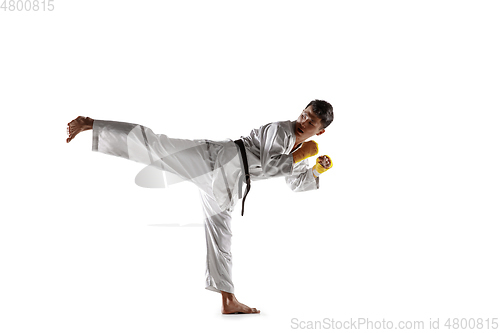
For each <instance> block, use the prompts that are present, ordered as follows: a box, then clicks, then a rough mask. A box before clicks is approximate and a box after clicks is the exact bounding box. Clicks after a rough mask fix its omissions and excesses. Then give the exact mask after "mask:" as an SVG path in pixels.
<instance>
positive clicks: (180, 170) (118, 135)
mask: <svg viewBox="0 0 500 333" xmlns="http://www.w3.org/2000/svg"><path fill="white" fill-rule="evenodd" d="M220 149H221V146H219V145H218V144H217V143H216V142H213V141H207V140H183V139H172V138H169V137H168V136H166V135H164V134H155V133H154V132H153V131H152V130H151V129H149V128H147V127H145V126H142V125H137V124H131V123H125V122H117V121H105V120H97V119H96V120H94V125H93V134H92V150H93V151H96V152H100V153H104V154H108V155H113V156H118V157H123V158H126V159H129V160H132V161H135V162H139V163H142V164H146V165H151V166H153V167H154V168H156V169H159V170H162V171H165V172H166V174H167V180H168V178H169V177H174V178H175V177H177V180H176V181H179V180H187V181H190V182H192V183H193V184H195V185H196V186H198V188H199V192H200V196H201V202H202V206H203V213H204V225H205V236H206V242H207V267H206V276H205V278H206V280H205V288H206V289H208V290H212V291H216V292H220V291H225V292H228V293H234V285H233V282H232V255H231V237H232V233H231V211H230V209H226V210H222V209H221V208H220V206H219V205H218V203H217V201H216V199H215V196H214V194H213V177H214V176H213V174H214V161H215V159H216V156H217V154H218V152H219V151H220ZM171 179H172V178H171Z"/></svg>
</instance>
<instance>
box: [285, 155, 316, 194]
mask: <svg viewBox="0 0 500 333" xmlns="http://www.w3.org/2000/svg"><path fill="white" fill-rule="evenodd" d="M308 166H309V164H308V163H307V160H304V161H301V162H299V163H297V164H295V165H294V167H293V173H292V175H290V176H286V177H285V181H286V184H287V185H288V187H289V188H290V189H291V190H292V191H294V192H304V191H311V190H317V189H319V177H317V178H314V175H313V172H312V168H308Z"/></svg>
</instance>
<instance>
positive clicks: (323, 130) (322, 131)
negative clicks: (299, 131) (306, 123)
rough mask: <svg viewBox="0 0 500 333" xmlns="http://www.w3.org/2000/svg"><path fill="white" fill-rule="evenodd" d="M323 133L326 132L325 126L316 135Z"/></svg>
mask: <svg viewBox="0 0 500 333" xmlns="http://www.w3.org/2000/svg"><path fill="white" fill-rule="evenodd" d="M323 133H325V129H324V128H323V129H322V130H321V131H319V132H318V133H316V135H321V134H323Z"/></svg>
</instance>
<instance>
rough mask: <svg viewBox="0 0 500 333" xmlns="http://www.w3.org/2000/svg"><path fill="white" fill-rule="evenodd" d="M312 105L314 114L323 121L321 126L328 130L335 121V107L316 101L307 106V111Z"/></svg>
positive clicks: (325, 102)
mask: <svg viewBox="0 0 500 333" xmlns="http://www.w3.org/2000/svg"><path fill="white" fill-rule="evenodd" d="M310 105H312V110H313V112H314V114H315V115H316V116H317V117H318V118H320V119H321V126H322V127H323V128H327V127H328V125H330V123H331V122H332V121H333V107H332V105H331V104H330V103H328V102H327V101H322V100H319V99H315V100H314V101H311V102H309V104H307V106H306V109H307V108H308V107H309V106H310Z"/></svg>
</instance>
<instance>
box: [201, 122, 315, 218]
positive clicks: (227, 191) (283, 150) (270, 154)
mask: <svg viewBox="0 0 500 333" xmlns="http://www.w3.org/2000/svg"><path fill="white" fill-rule="evenodd" d="M241 139H242V140H243V143H244V145H245V149H246V152H247V161H248V168H249V172H250V179H251V180H252V181H254V180H261V179H267V178H271V177H285V181H286V184H287V185H288V186H289V187H290V188H291V189H292V190H293V191H297V192H299V191H309V190H315V189H318V188H319V177H318V178H314V175H313V173H312V168H308V166H309V164H308V162H307V159H305V160H303V161H301V162H299V163H295V164H294V163H293V156H292V153H293V152H294V151H295V150H297V149H299V148H300V147H301V146H302V144H300V145H299V146H298V147H297V148H296V149H295V150H292V149H293V146H294V145H295V141H296V138H295V121H280V122H274V123H269V124H266V125H264V126H261V127H260V128H258V129H254V130H252V131H251V132H250V135H249V136H246V137H241ZM210 143H212V144H213V145H214V146H215V147H217V146H218V147H217V148H215V147H214V146H213V147H212V149H211V151H212V154H215V155H216V156H214V159H215V165H214V177H213V193H214V196H215V198H216V200H217V203H218V204H219V206H220V207H221V209H223V210H225V209H228V210H230V211H232V210H233V208H234V206H235V205H236V203H237V201H238V199H239V198H241V196H242V186H243V183H244V179H245V173H244V170H243V162H242V157H241V155H240V154H239V151H238V149H237V147H236V145H235V144H234V142H233V141H232V140H227V141H219V142H214V141H211V142H210Z"/></svg>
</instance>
